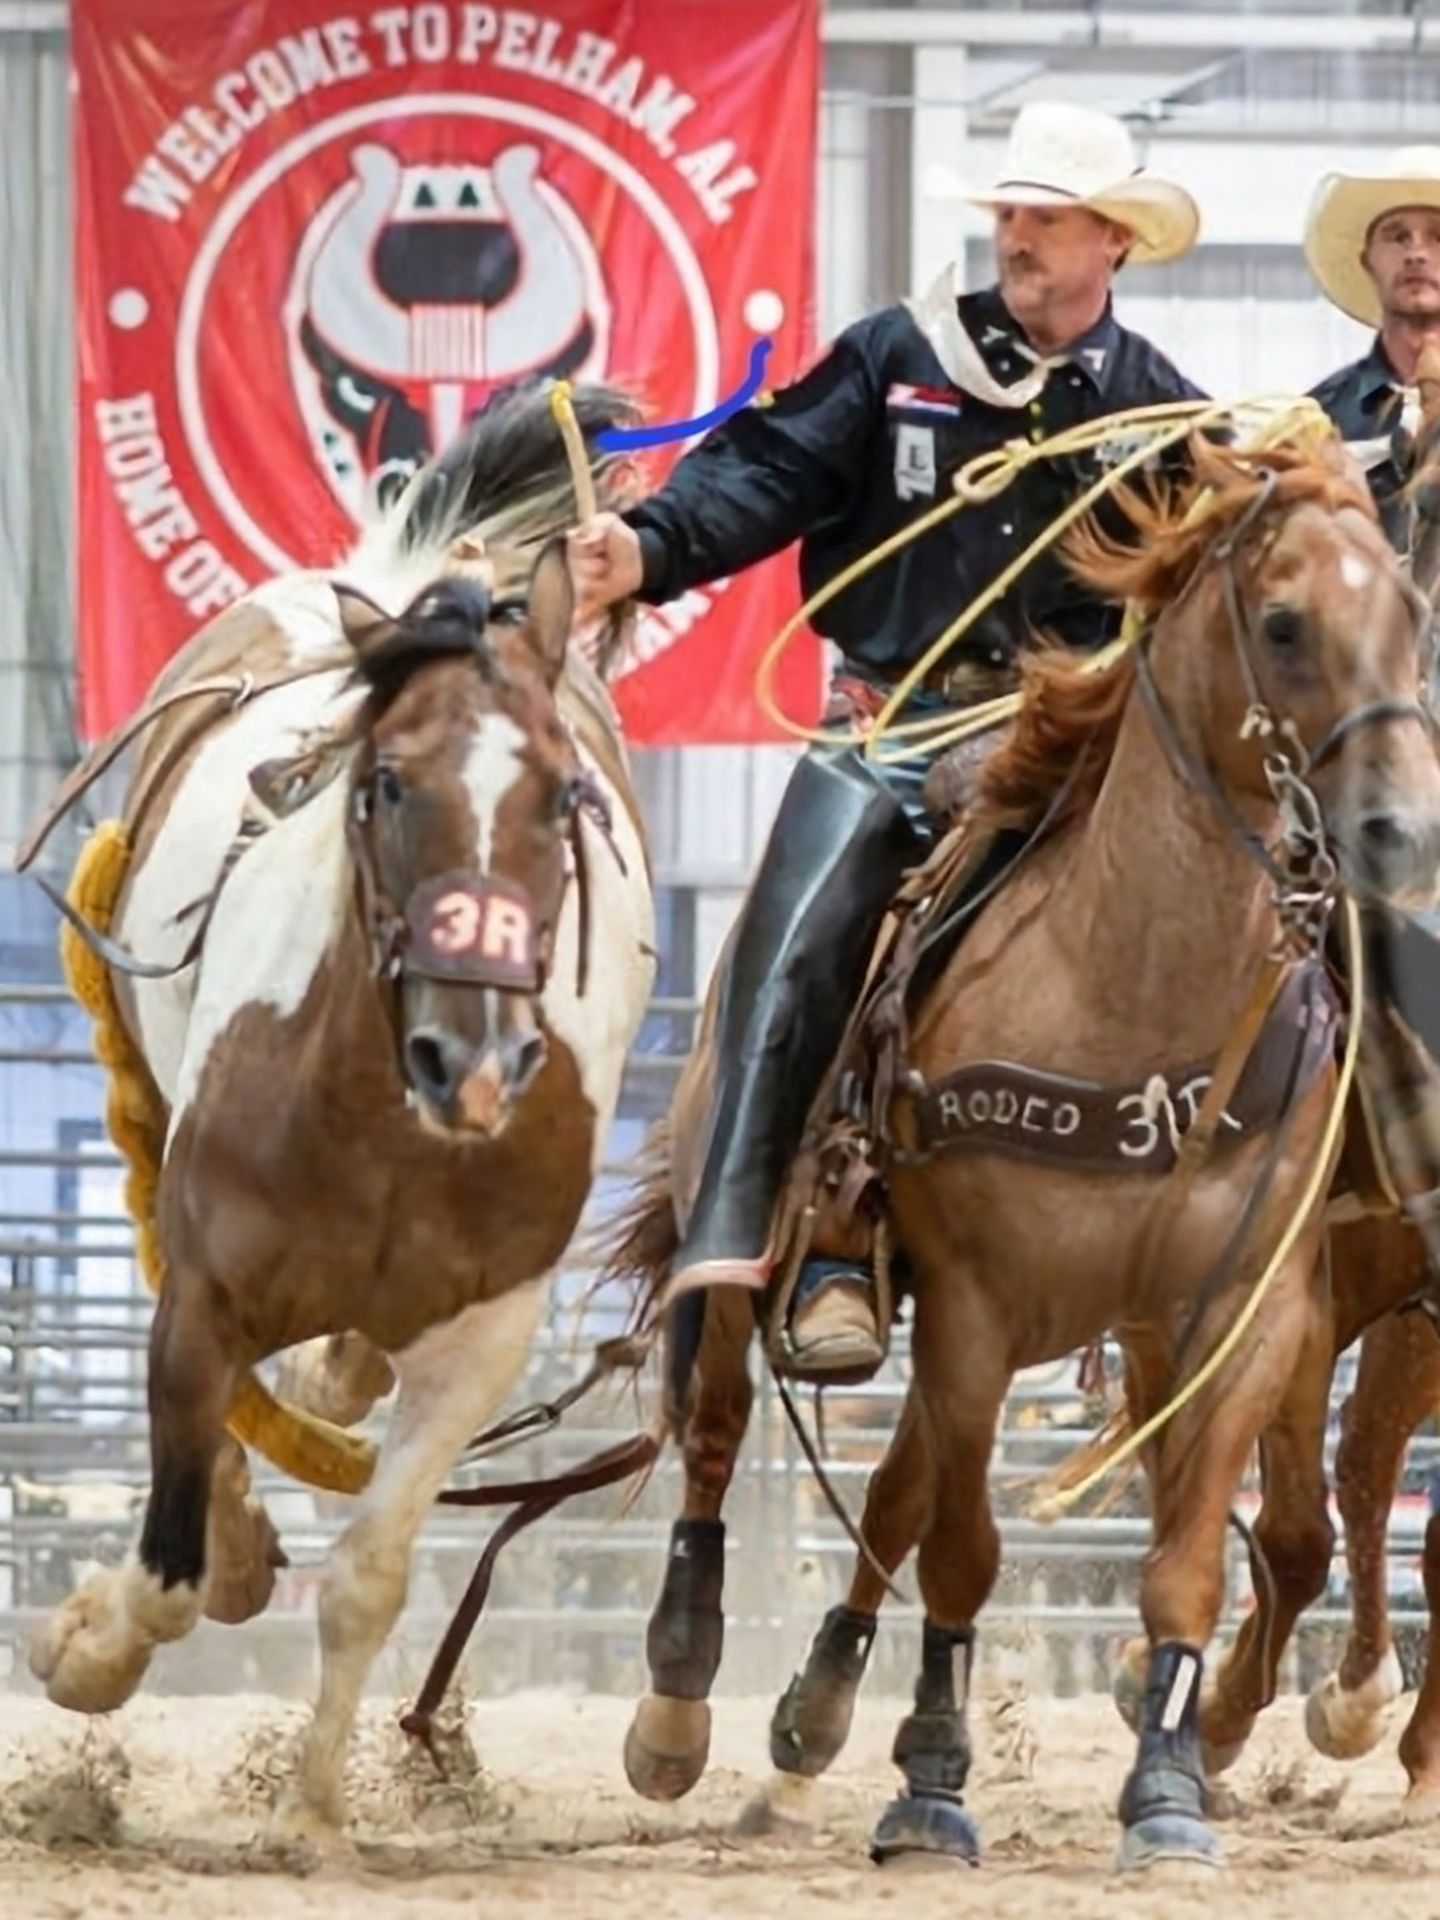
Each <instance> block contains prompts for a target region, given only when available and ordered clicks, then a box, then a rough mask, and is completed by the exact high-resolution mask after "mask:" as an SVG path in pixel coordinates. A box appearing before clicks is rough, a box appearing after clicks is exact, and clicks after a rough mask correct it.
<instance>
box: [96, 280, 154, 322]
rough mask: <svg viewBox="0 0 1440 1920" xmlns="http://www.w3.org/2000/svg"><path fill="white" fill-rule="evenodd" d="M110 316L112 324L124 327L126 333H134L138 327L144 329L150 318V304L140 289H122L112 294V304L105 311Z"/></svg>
mask: <svg viewBox="0 0 1440 1920" xmlns="http://www.w3.org/2000/svg"><path fill="white" fill-rule="evenodd" d="M105 311H106V312H107V313H108V314H109V316H110V324H111V325H112V326H116V327H123V328H124V330H125V332H126V333H133V332H134V331H135V329H136V327H143V326H144V324H145V322H146V321H147V320H148V319H149V318H150V302H149V301H148V300H147V299H146V298H145V296H144V294H143V293H141V291H140V289H139V288H138V287H121V288H120V290H119V292H118V293H112V294H111V296H110V304H109V306H108V307H107V308H106V309H105Z"/></svg>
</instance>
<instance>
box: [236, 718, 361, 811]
mask: <svg viewBox="0 0 1440 1920" xmlns="http://www.w3.org/2000/svg"><path fill="white" fill-rule="evenodd" d="M344 744H345V743H344V741H343V740H341V739H338V738H337V739H331V740H326V741H324V742H323V743H321V744H320V745H318V746H313V747H310V748H307V749H306V751H305V752H303V753H296V754H290V755H287V756H286V757H285V758H284V759H280V760H262V761H261V763H260V765H259V766H258V767H252V768H251V769H250V776H249V778H250V791H251V792H252V793H253V794H254V796H255V798H256V799H257V800H258V801H259V802H260V804H261V806H262V807H264V809H265V811H266V812H267V813H270V814H273V815H274V816H275V818H276V819H277V820H285V819H288V818H289V816H290V815H291V814H292V813H298V812H299V810H300V808H301V807H303V806H305V805H306V803H307V802H308V801H311V800H313V799H314V798H315V796H316V794H317V793H323V792H324V791H325V789H326V787H328V786H329V785H330V782H331V781H332V780H333V779H334V778H335V776H336V774H337V773H339V771H340V769H341V767H342V765H343V764H344V756H343V752H342V749H343V747H344Z"/></svg>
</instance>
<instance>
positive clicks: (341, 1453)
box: [60, 820, 375, 1493]
mask: <svg viewBox="0 0 1440 1920" xmlns="http://www.w3.org/2000/svg"><path fill="white" fill-rule="evenodd" d="M129 866H130V843H129V839H128V837H127V836H126V833H125V829H124V827H123V826H122V825H121V824H120V822H119V821H118V820H106V821H103V822H102V823H101V825H99V826H98V827H97V828H96V829H95V831H94V833H92V834H91V836H90V838H89V839H88V840H87V841H86V843H85V845H84V847H83V848H82V849H81V852H80V857H79V859H78V860H77V861H76V863H75V871H74V874H73V875H72V877H71V880H70V885H69V887H68V889H67V898H68V899H69V901H70V904H71V905H72V906H73V907H74V908H75V910H76V912H77V913H79V914H80V916H81V918H82V919H84V920H85V921H86V922H88V924H89V925H91V926H92V927H95V928H96V929H98V931H99V932H101V933H107V932H108V931H109V929H110V925H111V922H112V920H113V918H114V913H115V906H116V902H117V901H118V900H119V897H120V889H121V887H122V886H123V885H124V882H125V875H126V873H127V872H128V871H129ZM60 963H61V967H62V970H63V972H64V975H65V983H66V985H67V986H68V987H69V989H70V991H71V993H73V994H74V996H75V998H76V999H77V1000H78V1001H79V1003H80V1005H81V1006H82V1007H83V1008H84V1010H85V1011H86V1013H88V1014H89V1016H90V1018H91V1020H92V1021H94V1023H95V1039H94V1047H95V1058H96V1059H97V1060H98V1061H99V1062H100V1063H101V1065H102V1066H103V1067H105V1069H106V1070H107V1073H108V1075H109V1083H108V1088H107V1093H106V1103H105V1127H106V1131H107V1132H108V1133H109V1135H110V1138H111V1139H112V1140H113V1141H114V1143H115V1145H116V1147H117V1148H118V1150H119V1152H120V1154H121V1156H122V1158H123V1159H124V1161H125V1164H126V1176H125V1207H126V1210H127V1212H128V1213H129V1214H130V1217H131V1219H132V1220H133V1221H134V1222H135V1252H136V1259H137V1262H138V1264H139V1267H140V1271H141V1273H142V1274H143V1275H144V1278H145V1284H146V1285H147V1286H148V1287H149V1289H150V1291H151V1292H152V1293H153V1294H159V1293H160V1292H161V1290H162V1288H163V1287H164V1284H165V1258H164V1254H163V1252H162V1251H161V1246H160V1236H159V1233H158V1232H157V1231H156V1227H155V1200H156V1195H157V1192H158V1190H159V1182H160V1164H161V1160H162V1158H163V1156H164V1151H165V1132H166V1117H165V1110H164V1107H163V1104H162V1103H161V1100H160V1097H159V1095H158V1093H157V1092H156V1090H155V1085H154V1082H153V1081H152V1080H151V1078H150V1075H149V1072H148V1071H147V1069H146V1067H145V1064H144V1061H143V1060H142V1059H141V1058H140V1055H139V1053H138V1051H137V1049H136V1047H135V1043H134V1042H133V1041H132V1040H131V1038H130V1034H129V1030H128V1029H127V1028H126V1026H125V1023H124V1021H123V1020H122V1019H121V1017H120V1008H119V1005H118V1004H117V1002H116V999H115V982H114V980H113V979H112V977H111V974H110V969H109V967H108V966H107V965H106V964H105V962H104V961H103V960H102V959H101V958H100V956H99V955H98V954H97V953H94V952H92V950H91V949H90V948H89V947H88V946H87V945H86V944H85V942H84V941H83V940H82V939H81V938H80V936H79V934H78V933H76V932H75V930H74V928H73V927H71V926H69V925H68V924H67V925H65V926H63V927H62V928H61V929H60ZM226 1424H227V1426H228V1427H229V1429H230V1431H231V1433H233V1434H234V1436H235V1438H236V1439H237V1440H239V1441H240V1442H241V1443H242V1445H245V1446H251V1447H254V1448H256V1449H257V1451H259V1452H260V1453H263V1454H264V1455H265V1457H266V1459H267V1460H270V1461H272V1462H273V1463H274V1464H275V1465H276V1466H277V1467H279V1468H280V1469H281V1470H282V1472H285V1473H288V1474H290V1475H291V1476H292V1477H293V1478H294V1479H296V1480H303V1481H304V1482H305V1483H306V1484H307V1485H309V1486H312V1487H320V1488H323V1489H324V1490H325V1491H327V1492H331V1493H359V1492H360V1491H361V1490H362V1488H364V1487H365V1486H366V1485H367V1484H368V1482H369V1480H370V1476H371V1474H372V1473H373V1472H374V1467H375V1449H374V1447H373V1446H371V1445H370V1443H369V1442H368V1441H366V1440H362V1439H360V1438H358V1437H357V1436H356V1435H355V1434H353V1433H347V1432H346V1431H345V1430H344V1428H343V1427H336V1426H332V1425H331V1424H330V1422H329V1421H328V1420H320V1419H317V1418H316V1417H315V1416H314V1415H312V1414H308V1413H306V1412H304V1411H303V1410H302V1409H301V1408H299V1407H290V1406H285V1405H284V1404H282V1402H280V1401H279V1400H277V1399H275V1397H274V1395H273V1394H271V1393H270V1392H268V1391H267V1389H266V1388H264V1387H263V1386H261V1384H260V1382H259V1381H258V1380H257V1379H256V1378H255V1376H254V1374H246V1375H245V1376H244V1378H243V1379H242V1380H241V1381H240V1383H239V1385H238V1386H237V1388H236V1390H235V1397H234V1399H233V1400H232V1401H231V1403H230V1411H229V1415H228V1417H227V1420H226Z"/></svg>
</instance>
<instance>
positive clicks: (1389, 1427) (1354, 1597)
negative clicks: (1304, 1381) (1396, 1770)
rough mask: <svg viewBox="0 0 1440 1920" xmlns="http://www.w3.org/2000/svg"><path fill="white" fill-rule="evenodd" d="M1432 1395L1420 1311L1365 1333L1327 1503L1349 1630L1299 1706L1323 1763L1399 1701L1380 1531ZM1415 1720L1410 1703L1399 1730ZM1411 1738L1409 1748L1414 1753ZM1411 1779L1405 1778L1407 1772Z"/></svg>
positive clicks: (1439, 1375)
mask: <svg viewBox="0 0 1440 1920" xmlns="http://www.w3.org/2000/svg"><path fill="white" fill-rule="evenodd" d="M1437 1394H1440V1340H1437V1339H1436V1337H1435V1330H1434V1328H1433V1327H1432V1326H1431V1325H1430V1323H1429V1321H1428V1320H1427V1319H1426V1316H1425V1315H1424V1314H1423V1313H1406V1314H1389V1315H1387V1316H1386V1317H1385V1319H1383V1320H1379V1321H1377V1322H1376V1324H1375V1325H1374V1326H1373V1327H1371V1328H1370V1329H1369V1331H1368V1332H1367V1333H1366V1335H1365V1338H1364V1341H1363V1342H1362V1344H1361V1348H1360V1365H1359V1368H1358V1369H1357V1372H1356V1376H1355V1391H1354V1392H1353V1393H1352V1395H1351V1396H1350V1398H1349V1400H1347V1401H1346V1403H1345V1407H1344V1410H1343V1412H1342V1414H1341V1420H1340V1445H1339V1449H1338V1450H1337V1453H1336V1456H1335V1501H1336V1505H1337V1506H1338V1507H1339V1509H1340V1518H1341V1520H1342V1522H1343V1524H1344V1528H1345V1560H1346V1565H1347V1566H1348V1568H1349V1572H1350V1632H1349V1635H1348V1637H1347V1639H1346V1643H1345V1652H1344V1655H1343V1657H1342V1659H1341V1661H1340V1665H1339V1668H1338V1669H1337V1671H1336V1672H1334V1673H1331V1674H1327V1675H1326V1677H1325V1679H1324V1680H1322V1681H1321V1682H1320V1684H1319V1686H1317V1687H1316V1688H1315V1689H1314V1691H1313V1692H1312V1693H1311V1695H1310V1698H1309V1700H1308V1701H1307V1702H1306V1707H1305V1731H1306V1732H1307V1733H1308V1734H1309V1736H1310V1740H1311V1742H1312V1744H1313V1745H1314V1746H1316V1747H1318V1748H1319V1750H1320V1751H1321V1753H1324V1754H1328V1755H1329V1756H1330V1757H1331V1758H1332V1759H1336V1760H1351V1759H1355V1758H1356V1757H1357V1756H1358V1755H1360V1754H1362V1753H1368V1752H1369V1750H1370V1749H1371V1747H1373V1746H1374V1745H1375V1743H1376V1741H1377V1740H1379V1739H1380V1737H1381V1735H1382V1733H1383V1732H1384V1730H1385V1721H1386V1716H1387V1714H1388V1712H1389V1709H1390V1707H1391V1705H1392V1704H1393V1703H1394V1702H1395V1701H1396V1700H1397V1699H1398V1698H1399V1696H1400V1691H1401V1686H1402V1681H1401V1675H1400V1662H1399V1660H1398V1659H1397V1658H1396V1654H1395V1648H1394V1644H1393V1642H1392V1640H1391V1637H1390V1621H1389V1614H1388V1609H1387V1604H1386V1592H1385V1573H1386V1563H1387V1555H1386V1532H1387V1528H1388V1526H1389V1520H1390V1510H1391V1507H1392V1505H1393V1503H1394V1499H1395V1489H1396V1486H1397V1485H1398V1483H1399V1479H1400V1468H1401V1466H1402V1464H1403V1462H1404V1459H1405V1448H1406V1445H1407V1444H1408V1442H1409V1439H1410V1436H1411V1434H1412V1433H1413V1432H1414V1431H1415V1428H1416V1427H1417V1426H1418V1425H1419V1424H1420V1422H1421V1420H1423V1419H1424V1418H1425V1416H1426V1415H1427V1414H1430V1413H1433V1412H1434V1411H1435V1406H1436V1399H1437ZM1421 1719H1422V1716H1421V1711H1420V1708H1419V1707H1418V1706H1417V1709H1416V1715H1415V1720H1414V1721H1412V1722H1411V1728H1410V1730H1409V1732H1407V1738H1408V1737H1409V1733H1413V1732H1414V1731H1415V1723H1416V1721H1420V1720H1421ZM1418 1744H1419V1743H1418V1736H1417V1740H1416V1742H1412V1752H1413V1753H1416V1755H1417V1757H1418ZM1411 1777H1412V1779H1414V1778H1415V1775H1414V1774H1413V1773H1412V1775H1411Z"/></svg>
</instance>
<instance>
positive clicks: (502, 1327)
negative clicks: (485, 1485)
mask: <svg viewBox="0 0 1440 1920" xmlns="http://www.w3.org/2000/svg"><path fill="white" fill-rule="evenodd" d="M545 1295H546V1283H545V1281H543V1280H527V1281H526V1282H524V1283H523V1284H522V1285H521V1286H518V1287H514V1288H512V1289H511V1290H510V1291H509V1292H508V1293H504V1294H501V1295H500V1296H499V1297H498V1298H496V1299H494V1300H486V1301H483V1302H481V1303H479V1304H477V1305H475V1306H471V1307H467V1308H466V1309H465V1310H464V1312H462V1313H459V1314H457V1315H456V1316H455V1318H454V1319H453V1320H448V1321H445V1322H443V1323H442V1324H441V1325H439V1326H435V1327H431V1328H429V1329H428V1331H427V1332H425V1333H423V1334H421V1336H420V1338H419V1339H418V1340H415V1341H414V1342H412V1344H411V1345H410V1346H408V1347H407V1348H406V1349H405V1350H404V1352H403V1353H399V1354H397V1355H396V1356H395V1357H394V1366H395V1372H396V1375H397V1377H398V1379H399V1383H400V1391H399V1395H398V1397H397V1399H396V1403H395V1409H394V1411H393V1413H392V1414H391V1416H390V1424H389V1426H388V1427H387V1429H386V1432H385V1437H384V1439H383V1441H382V1442H381V1445H380V1452H379V1456H378V1458H377V1460H376V1462H375V1473H374V1477H373V1478H372V1479H371V1481H370V1484H369V1486H368V1487H366V1489H365V1491H364V1493H363V1494H361V1496H360V1498H359V1500H358V1501H357V1503H356V1507H355V1515H354V1518H353V1519H352V1520H351V1522H350V1524H349V1526H348V1527H346V1529H345V1531H344V1533H342V1534H341V1536H340V1538H339V1540H338V1541H337V1542H336V1543H335V1546H334V1547H333V1548H332V1550H331V1553H330V1557H329V1560H328V1562H327V1563H326V1568H325V1580H324V1585H323V1587H322V1589H321V1593H320V1653H321V1675H320V1698H319V1702H318V1704H317V1705H316V1708H315V1717H314V1720H313V1721H312V1723H311V1726H310V1729H309V1731H308V1733H307V1735H306V1739H305V1744H304V1749H303V1751H302V1754H301V1761H300V1777H299V1782H298V1793H299V1803H300V1804H299V1808H298V1809H297V1811H298V1812H299V1813H300V1815H301V1816H302V1819H308V1817H309V1816H311V1815H316V1816H318V1817H319V1818H320V1819H321V1820H323V1821H326V1822H331V1823H335V1824H338V1823H339V1822H340V1821H341V1820H342V1819H343V1818H344V1814H345V1793H344V1766H345V1754H346V1749H347V1748H348V1746H349V1742H350V1735H351V1732H352V1730H353V1728H354V1725H355V1714H356V1710H357V1708H358V1706H359V1703H360V1694H361V1690H362V1688H363V1687H364V1685H365V1681H366V1678H367V1677H368V1675H369V1672H370V1669H371V1667H372V1665H373V1664H374V1661H375V1658H376V1655H377V1654H378V1653H379V1652H380V1649H381V1648H382V1647H383V1646H384V1644H385V1641H386V1639H387V1638H388V1637H389V1634H390V1630H391V1628H392V1627H393V1626H394V1624H395V1621H396V1619H397V1617H398V1616H399V1613H400V1609H401V1607H402V1606H403V1605H404V1603H405V1592H406V1587H407V1585H408V1582H409V1574H410V1552H411V1548H412V1546H413V1544H414V1540H415V1535H416V1533H417V1532H418V1531H419V1528H420V1524H421V1522H422V1521H423V1520H424V1518H425V1516H426V1514H427V1513H428V1512H429V1511H430V1508H431V1506H432V1504H433V1502H434V1500H435V1496H436V1495H437V1494H438V1493H439V1491H440V1489H441V1488H442V1487H443V1486H444V1484H445V1481H446V1478H447V1477H448V1475H449V1473H450V1471H451V1469H452V1467H453V1466H454V1464H455V1462H456V1460H457V1459H458V1458H459V1457H460V1454H461V1452H462V1451H463V1449H464V1447H465V1444H466V1442H467V1441H469V1440H470V1439H472V1438H473V1437H474V1435H475V1433H476V1431H477V1430H478V1429H479V1428H480V1427H481V1426H483V1425H484V1423H485V1421H486V1420H488V1419H489V1418H490V1416H491V1415H492V1414H493V1413H494V1411H495V1409H496V1407H497V1406H498V1405H499V1404H500V1402H501V1401H502V1400H503V1399H504V1398H505V1396H506V1394H507V1393H509V1391H510V1389H511V1388H512V1387H513V1386H514V1384H515V1381H516V1379H517V1378H518V1376H519V1373H520V1370H521V1367H522V1366H523V1365H524V1361H525V1356H526V1354H527V1353H528V1352H529V1349H530V1343H531V1341H532V1339H533V1337H534V1333H535V1326H536V1322H537V1321H538V1319H539V1317H540V1313H541V1309H542V1308H543V1306H544V1303H545Z"/></svg>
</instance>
